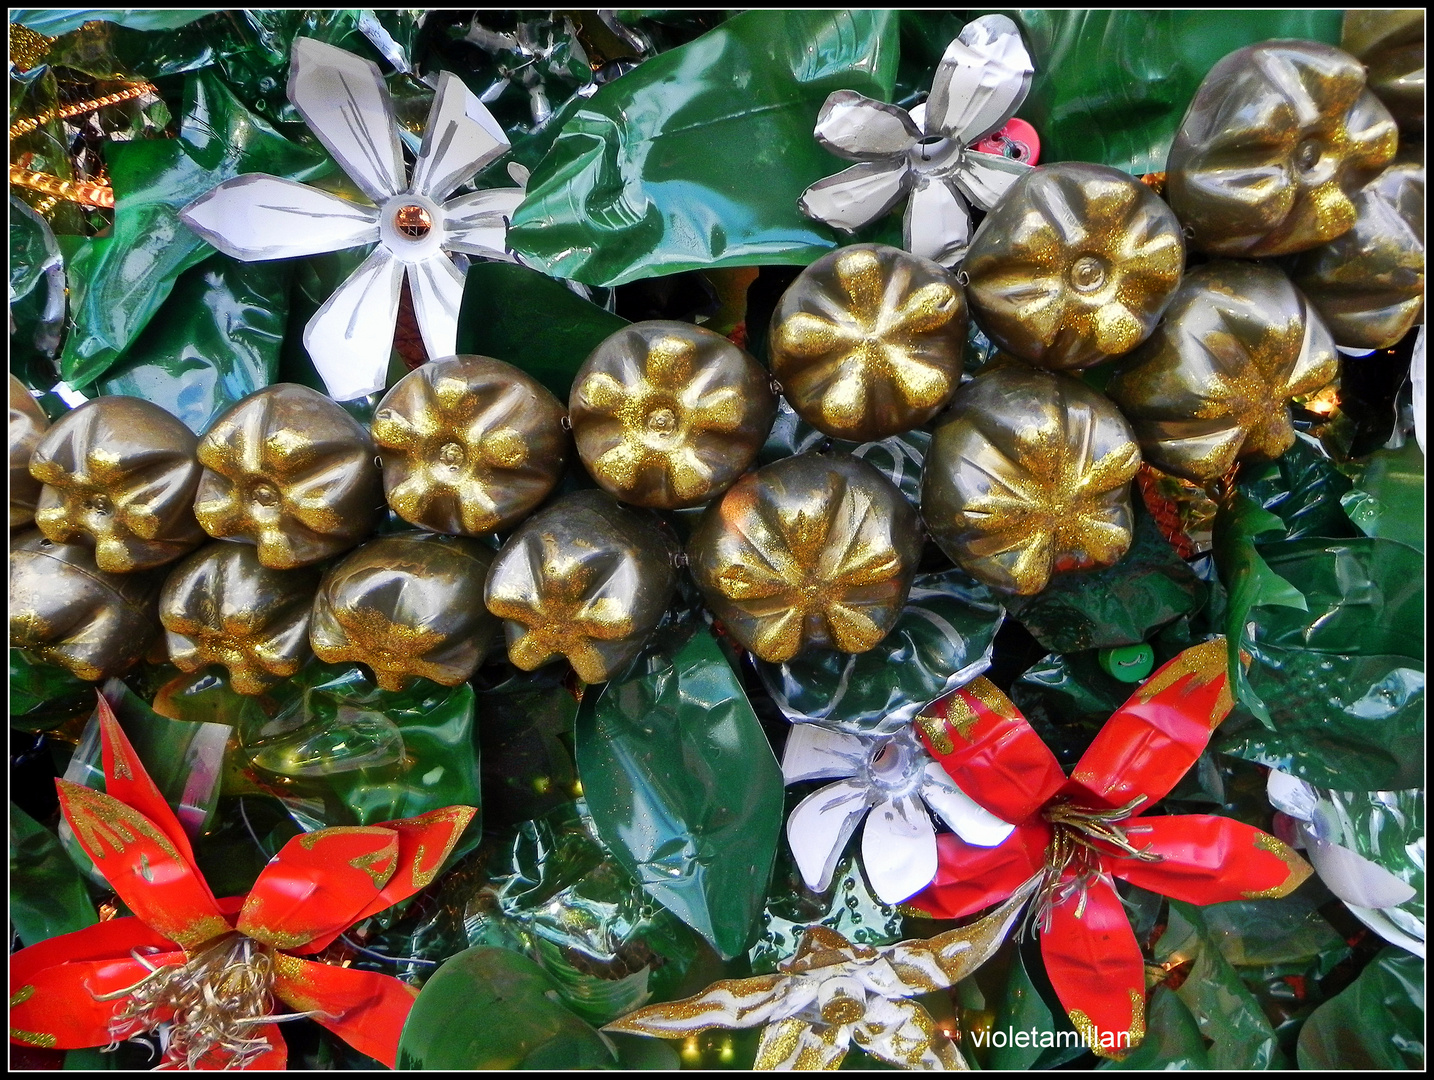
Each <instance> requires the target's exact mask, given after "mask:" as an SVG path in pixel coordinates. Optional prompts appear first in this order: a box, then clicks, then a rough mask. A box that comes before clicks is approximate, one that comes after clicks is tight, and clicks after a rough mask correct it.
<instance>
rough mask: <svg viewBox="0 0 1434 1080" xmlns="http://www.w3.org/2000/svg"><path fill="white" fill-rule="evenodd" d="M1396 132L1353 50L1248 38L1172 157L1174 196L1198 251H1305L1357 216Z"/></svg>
mask: <svg viewBox="0 0 1434 1080" xmlns="http://www.w3.org/2000/svg"><path fill="white" fill-rule="evenodd" d="M1398 141H1399V132H1398V129H1397V128H1396V127H1395V125H1394V118H1393V117H1392V116H1390V115H1389V110H1388V109H1386V108H1385V107H1384V106H1383V105H1382V104H1380V102H1379V99H1378V98H1376V97H1375V96H1374V95H1373V94H1372V93H1370V92H1369V91H1368V90H1367V89H1366V88H1365V82H1364V65H1362V64H1361V63H1360V62H1359V61H1358V60H1356V59H1355V58H1354V57H1352V56H1350V55H1349V54H1348V53H1345V52H1341V51H1340V50H1339V49H1336V48H1333V47H1332V46H1329V45H1322V44H1320V43H1319V42H1315V41H1267V42H1264V43H1263V44H1260V45H1250V46H1247V47H1246V48H1243V49H1238V50H1236V51H1235V52H1232V53H1231V54H1230V55H1229V56H1226V57H1225V58H1224V59H1223V60H1221V61H1220V62H1219V63H1218V64H1216V65H1215V66H1214V67H1213V68H1211V69H1210V73H1209V74H1208V75H1206V76H1205V81H1204V82H1202V83H1201V84H1200V89H1199V90H1197V91H1196V92H1195V97H1194V99H1193V100H1192V101H1191V102H1190V108H1189V109H1188V110H1186V113H1185V119H1184V120H1183V121H1181V124H1180V130H1179V131H1178V132H1176V135H1175V141H1174V144H1173V145H1172V146H1171V147H1170V156H1169V158H1168V159H1167V160H1166V165H1165V196H1166V198H1167V199H1168V200H1169V202H1170V206H1171V208H1172V209H1173V210H1174V211H1175V214H1176V216H1177V217H1179V218H1180V221H1181V224H1183V225H1184V226H1185V227H1186V228H1187V229H1188V230H1189V232H1188V234H1187V235H1189V237H1190V246H1191V247H1193V248H1194V249H1195V250H1197V251H1203V252H1206V253H1207V254H1211V255H1237V256H1244V257H1255V256H1261V255H1288V254H1291V253H1293V252H1296V251H1305V250H1307V249H1309V248H1312V247H1318V246H1319V245H1320V244H1327V243H1329V242H1330V241H1331V240H1333V239H1334V238H1335V237H1336V236H1339V235H1340V234H1341V233H1344V232H1347V231H1348V230H1349V229H1350V228H1351V227H1352V226H1353V225H1354V217H1355V211H1354V203H1353V202H1352V201H1351V199H1352V196H1353V195H1354V193H1355V192H1356V191H1358V190H1359V189H1360V188H1361V187H1362V186H1363V185H1364V184H1365V183H1366V182H1367V181H1369V180H1370V179H1372V178H1373V177H1374V175H1375V174H1376V173H1378V172H1379V170H1380V169H1382V168H1384V166H1385V165H1387V164H1389V161H1390V159H1391V158H1393V157H1394V151H1395V149H1396V147H1397V145H1398Z"/></svg>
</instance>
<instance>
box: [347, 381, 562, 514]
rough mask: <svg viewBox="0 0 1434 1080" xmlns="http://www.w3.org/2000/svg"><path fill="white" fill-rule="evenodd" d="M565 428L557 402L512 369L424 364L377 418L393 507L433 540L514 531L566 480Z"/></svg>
mask: <svg viewBox="0 0 1434 1080" xmlns="http://www.w3.org/2000/svg"><path fill="white" fill-rule="evenodd" d="M562 421H563V406H562V404H561V403H560V402H559V401H558V399H557V398H555V397H554V396H553V395H552V394H551V393H550V392H549V391H548V390H547V388H545V387H544V386H543V385H542V384H541V383H540V382H538V381H537V380H536V379H534V378H533V377H532V376H531V375H527V374H525V373H524V372H521V371H519V370H518V369H517V368H515V367H513V366H512V365H511V364H505V363H503V362H502V361H501V360H493V359H490V358H489V357H486V356H451V357H449V358H448V359H446V360H435V361H434V362H433V363H430V364H424V365H422V366H421V367H418V368H416V369H415V370H413V371H411V372H409V373H408V374H407V375H405V376H404V377H403V378H402V379H400V380H399V381H398V383H397V384H396V385H395V386H394V387H393V389H392V390H390V391H389V392H388V393H387V394H386V395H385V396H384V398H383V400H382V401H380V402H379V405H378V408H377V409H376V410H375V411H374V415H373V439H374V442H376V443H377V444H378V446H379V448H380V449H381V450H382V451H383V455H382V456H383V488H384V493H385V494H386V495H387V496H388V504H389V505H390V506H391V507H393V509H394V511H395V512H396V513H397V514H398V515H399V516H400V517H401V518H403V519H404V520H405V521H409V522H412V523H413V524H414V525H419V526H421V527H423V528H425V529H431V530H432V531H434V532H441V533H466V534H468V535H470V536H477V535H479V534H482V533H489V532H495V531H497V530H499V529H507V528H510V527H511V526H513V525H515V524H517V522H519V521H520V520H522V519H523V518H524V517H526V516H527V515H528V514H529V513H531V512H532V510H533V509H534V508H535V507H536V506H537V505H538V504H539V503H540V502H542V501H543V500H544V499H545V498H547V497H548V493H549V492H550V491H552V490H553V487H554V485H556V484H557V482H558V479H559V477H561V476H562V472H563V462H564V460H565V459H566V458H567V450H568V436H567V432H565V431H564V430H563V426H562Z"/></svg>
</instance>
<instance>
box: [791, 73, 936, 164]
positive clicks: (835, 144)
mask: <svg viewBox="0 0 1434 1080" xmlns="http://www.w3.org/2000/svg"><path fill="white" fill-rule="evenodd" d="M812 134H814V135H815V136H816V139H817V142H819V143H821V144H822V145H823V146H825V147H826V148H827V149H828V150H830V151H831V152H832V153H833V154H836V155H837V156H838V157H844V158H849V159H851V160H852V161H871V160H873V159H875V158H884V157H898V156H900V155H902V154H905V153H906V151H907V150H909V149H911V147H913V146H915V145H916V141H917V140H918V139H920V138H921V129H920V128H918V127H917V126H916V124H915V122H914V121H913V120H912V119H911V115H910V114H909V113H908V112H907V111H906V110H905V109H903V108H901V107H899V106H897V105H887V104H886V103H884V102H881V101H876V100H875V99H873V98H869V97H867V96H866V95H865V94H858V93H857V92H856V91H855V90H837V91H834V92H833V93H832V94H831V95H830V96H829V97H828V98H827V100H826V102H825V103H824V104H823V105H822V111H821V112H819V113H818V114H817V126H816V130H815V131H814V132H813V133H812Z"/></svg>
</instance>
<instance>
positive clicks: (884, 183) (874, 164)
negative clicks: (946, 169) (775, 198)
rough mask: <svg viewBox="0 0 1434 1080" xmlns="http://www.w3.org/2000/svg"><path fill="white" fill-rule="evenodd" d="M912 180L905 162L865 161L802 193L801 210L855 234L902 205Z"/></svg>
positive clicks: (817, 183) (808, 215) (829, 177)
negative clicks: (899, 203) (902, 198)
mask: <svg viewBox="0 0 1434 1080" xmlns="http://www.w3.org/2000/svg"><path fill="white" fill-rule="evenodd" d="M910 180H911V172H910V170H909V169H907V167H906V164H905V162H899V163H896V164H892V163H891V162H889V161H864V162H862V163H861V164H859V165H853V166H852V167H851V168H849V169H843V170H842V171H841V172H839V173H837V174H836V175H834V176H828V177H827V178H826V179H824V180H818V181H817V182H816V183H815V184H813V185H812V186H811V187H809V188H807V190H806V191H804V192H802V197H801V198H800V199H798V200H797V206H798V208H800V210H801V211H802V213H804V214H806V215H807V217H810V218H816V219H817V220H818V221H824V222H826V223H827V224H828V225H830V226H831V227H832V228H834V229H844V230H846V231H847V232H852V231H854V230H856V229H859V228H861V227H862V226H863V225H869V224H871V222H873V221H875V220H876V219H877V218H879V217H881V215H882V214H884V213H886V212H887V211H888V210H890V209H891V208H892V207H893V206H895V205H896V204H897V203H898V202H900V201H901V197H902V196H903V195H905V194H906V190H907V188H908V187H909V186H910Z"/></svg>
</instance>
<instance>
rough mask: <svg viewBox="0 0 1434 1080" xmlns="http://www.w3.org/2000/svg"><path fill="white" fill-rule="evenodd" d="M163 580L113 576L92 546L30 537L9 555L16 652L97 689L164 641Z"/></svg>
mask: <svg viewBox="0 0 1434 1080" xmlns="http://www.w3.org/2000/svg"><path fill="white" fill-rule="evenodd" d="M163 579H164V575H163V574H162V573H155V572H151V571H144V572H140V573H135V574H107V573H105V572H104V571H103V570H101V569H100V568H99V567H98V566H96V565H95V558H94V552H93V550H91V549H90V548H89V547H88V546H86V545H83V544H57V543H55V541H53V540H50V539H48V538H47V537H45V536H44V535H43V534H42V533H39V532H30V533H26V534H24V535H22V536H20V537H17V538H16V540H15V542H14V544H13V545H12V546H11V548H10V644H11V645H13V646H16V647H18V648H21V649H28V650H29V651H30V652H32V653H34V654H35V655H36V656H38V657H39V658H40V659H41V660H44V661H46V662H47V663H51V664H58V665H59V666H60V667H63V668H67V669H69V670H70V671H71V672H73V673H74V674H75V675H76V676H78V677H79V678H81V679H86V680H88V681H90V682H99V681H100V680H102V679H108V678H109V677H110V676H112V675H120V674H123V673H124V672H125V671H128V670H129V669H130V668H131V667H133V666H134V665H135V664H136V663H138V662H139V661H140V660H141V659H143V658H144V655H145V653H146V652H148V651H149V646H150V643H151V642H152V641H153V640H154V639H155V636H156V635H157V634H158V633H159V618H158V614H157V612H156V610H155V602H156V600H157V598H158V596H159V587H160V583H161V582H162V581H163Z"/></svg>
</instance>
